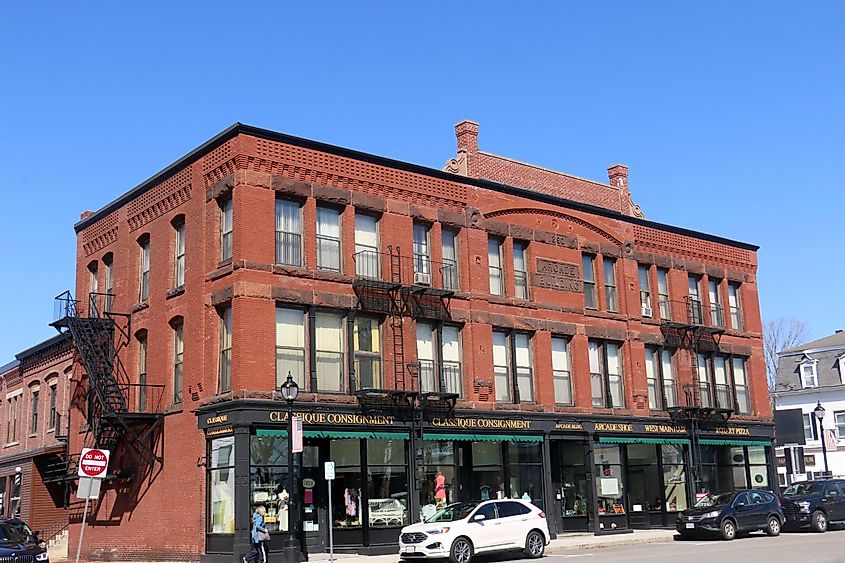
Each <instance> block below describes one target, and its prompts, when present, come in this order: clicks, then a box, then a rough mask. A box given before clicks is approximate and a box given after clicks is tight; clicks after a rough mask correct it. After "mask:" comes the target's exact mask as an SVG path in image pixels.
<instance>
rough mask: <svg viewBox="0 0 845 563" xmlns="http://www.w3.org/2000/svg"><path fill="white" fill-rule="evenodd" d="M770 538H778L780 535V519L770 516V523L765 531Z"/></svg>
mask: <svg viewBox="0 0 845 563" xmlns="http://www.w3.org/2000/svg"><path fill="white" fill-rule="evenodd" d="M763 531H764V532H766V533H767V534H769V535H770V536H777V535H779V534H780V518H778V517H777V516H769V522H768V523H767V524H766V529H765V530H763Z"/></svg>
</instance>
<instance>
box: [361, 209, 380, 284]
mask: <svg viewBox="0 0 845 563" xmlns="http://www.w3.org/2000/svg"><path fill="white" fill-rule="evenodd" d="M379 223H380V221H379V219H378V217H376V216H375V215H369V214H366V213H358V212H356V213H355V275H356V276H358V277H359V278H369V279H375V280H378V279H381V267H380V264H379V245H380V243H381V239H380V237H379ZM370 227H372V228H370Z"/></svg>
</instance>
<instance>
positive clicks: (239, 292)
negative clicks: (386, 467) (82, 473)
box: [70, 122, 770, 560]
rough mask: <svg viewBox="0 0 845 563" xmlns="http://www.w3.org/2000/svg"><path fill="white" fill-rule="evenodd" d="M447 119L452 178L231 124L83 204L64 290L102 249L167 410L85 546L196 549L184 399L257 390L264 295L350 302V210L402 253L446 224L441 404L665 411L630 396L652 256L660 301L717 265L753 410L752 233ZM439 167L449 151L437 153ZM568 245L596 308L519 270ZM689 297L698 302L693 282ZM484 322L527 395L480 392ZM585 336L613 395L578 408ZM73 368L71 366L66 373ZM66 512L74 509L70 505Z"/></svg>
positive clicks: (160, 551)
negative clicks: (509, 147)
mask: <svg viewBox="0 0 845 563" xmlns="http://www.w3.org/2000/svg"><path fill="white" fill-rule="evenodd" d="M456 132H457V135H458V147H459V150H461V151H463V152H464V154H465V158H466V174H465V175H463V174H460V173H458V174H450V173H446V172H440V171H436V170H431V169H425V168H422V167H417V166H413V165H408V164H405V163H398V162H395V161H390V160H387V159H381V158H378V157H372V156H370V155H364V154H361V153H355V152H353V151H347V150H344V149H337V148H335V147H329V146H327V145H322V144H320V143H314V142H311V141H304V140H302V139H295V138H292V137H286V136H283V135H278V134H275V133H271V132H267V131H262V130H257V129H253V128H249V127H245V126H236V127H234V128H232V129H230V130H228V131H226V132H224V133H222V134H221V135H220V136H218V137H217V138H215V139H214V140H212V141H209V143H207V144H206V145H204V146H203V147H201V148H200V149H198V150H197V151H195V152H194V153H192V154H190V155H188V156H187V157H185V158H184V159H182V160H181V161H179V162H177V163H176V164H174V165H173V166H171V167H170V168H168V169H167V170H165V171H164V172H162V173H161V174H159V175H158V176H156V177H154V178H153V179H152V180H150V181H148V182H147V183H145V184H143V185H142V186H139V187H138V188H136V189H135V190H133V191H132V192H130V193H129V194H127V195H126V196H124V197H122V198H121V199H119V200H117V201H116V202H114V203H113V204H111V205H109V206H108V207H106V208H104V209H103V210H101V211H99V212H97V213H95V214H91V213H90V212H86V213H85V214H83V216H82V221H81V222H80V223H79V224H78V225H77V233H78V243H77V272H76V274H77V275H76V279H77V283H76V291H75V294H76V295H77V296H84V295H86V294H87V292H88V291H90V290H91V287H90V283H91V281H90V280H91V274H90V271H91V268H92V265H93V264H94V263H96V264H97V265H98V266H97V268H96V275H97V276H98V286H99V289H100V290H101V291H103V290H104V289H105V288H106V280H105V279H104V276H105V274H104V264H107V263H111V264H112V266H111V267H112V279H113V288H112V291H113V293H114V295H115V297H114V304H113V307H112V309H113V310H114V311H121V312H127V313H131V331H132V334H133V341H132V344H131V345H130V346H129V348H128V349H127V350H126V351H125V355H124V357H123V362H124V365H125V366H126V367H127V373H128V374H129V376H130V377H135V376H136V375H137V371H138V369H137V366H138V363H139V358H138V353H139V347H138V345H137V339H136V338H135V336H136V335H139V334H146V338H147V357H146V366H147V368H146V371H147V381H148V383H152V384H160V385H163V386H164V391H163V399H162V409H163V410H164V411H165V412H166V415H165V422H164V436H165V437H166V439H165V440H164V442H163V448H164V450H163V455H164V460H165V461H164V464H163V466H162V467H160V468H157V469H156V470H155V471H154V473H153V474H152V475H149V476H146V477H145V480H144V482H143V484H140V486H132V487H129V486H127V485H126V483H114V484H112V485H110V486H108V487H107V490H106V492H105V495H104V497H103V500H102V502H100V503H97V504H95V505H94V508H93V512H92V521H93V526H92V527H91V528H90V529H89V530H87V531H86V534H85V546H84V548H83V557H84V558H105V557H110V558H138V559H145V560H162V559H195V558H198V557H199V556H200V555H201V554H202V553H204V551H205V535H204V534H205V521H206V517H207V515H206V497H205V495H206V492H205V487H204V482H205V478H206V477H205V469H204V468H203V467H202V460H203V459H204V456H205V455H206V452H205V439H204V436H203V433H202V432H201V431H200V430H198V429H197V419H196V416H195V414H194V413H193V412H192V410H193V409H195V408H197V407H200V406H202V405H208V404H214V403H219V402H222V401H226V400H230V399H233V398H238V397H242V396H244V395H249V394H255V393H261V392H264V393H265V394H267V392H269V391H270V390H272V389H274V388H275V387H276V385H277V383H278V382H277V380H276V351H275V341H276V326H275V309H276V307H277V305H280V304H294V305H297V306H305V307H307V306H312V305H314V306H318V307H329V308H332V309H337V310H352V309H354V308H355V304H356V295H355V293H354V291H353V287H352V282H353V279H354V277H355V271H356V270H355V260H354V258H353V252H352V251H351V249H354V247H355V241H354V233H355V231H354V217H355V213H356V210H358V212H365V213H371V214H372V213H375V214H377V215H378V216H379V237H380V244H381V247H382V248H381V250H382V251H383V252H387V247H388V245H389V246H390V247H391V248H392V249H398V250H399V252H401V254H402V255H404V256H408V255H409V254H410V253H411V251H412V248H413V241H412V230H413V224H414V222H415V221H418V222H424V223H426V224H427V225H429V226H430V231H429V236H430V248H431V256H430V257H431V260H432V261H437V262H439V261H441V260H442V254H441V248H442V229H443V228H444V227H449V228H456V229H459V237H458V271H459V275H460V284H459V290H458V291H457V292H456V293H455V295H454V296H453V297H452V299H451V305H450V312H451V322H454V323H456V324H458V325H460V326H461V333H460V334H461V348H462V354H463V357H462V362H463V366H462V373H463V389H464V395H463V396H462V397H461V398H460V400H459V402H458V408H459V409H473V410H483V411H497V412H499V413H501V414H503V415H504V416H512V415H513V416H515V414H513V413H547V414H549V415H552V414H554V413H559V414H561V415H575V414H588V415H597V416H601V415H612V416H621V417H629V416H637V417H654V418H656V419H663V420H668V418H667V414H666V412H665V411H651V410H650V409H649V408H648V403H647V400H646V399H645V398H646V397H647V395H648V387H647V382H646V374H645V367H644V366H645V357H644V354H645V351H644V350H645V348H644V347H645V346H646V345H647V344H660V343H662V339H663V336H662V333H661V329H660V320H659V318H657V317H658V315H656V314H655V315H654V317H653V318H643V315H642V311H641V306H640V294H639V292H640V289H639V286H638V264H646V265H649V266H650V267H651V270H650V275H651V283H652V292H653V293H655V295H656V283H657V282H656V278H655V276H656V273H655V272H656V268H657V267H662V268H666V269H668V271H669V285H670V296H671V299H672V300H673V301H678V302H680V301H683V299H684V297H685V296H687V291H688V289H687V275H688V274H689V273H698V274H701V276H702V280H701V284H702V285H701V287H703V288H707V284H708V280H709V279H719V280H720V285H719V292H720V298H721V302H722V303H723V304H726V303H728V293H727V292H728V286H727V282H728V281H730V280H732V281H735V282H736V283H737V284H738V287H739V291H740V302H741V306H742V318H743V326H742V328H741V330H737V329H733V328H728V329H727V331H726V333H725V334H724V335H723V336H722V338H721V343H720V346H721V349H722V350H723V351H728V352H732V353H734V354H739V355H741V356H743V357H745V358H747V373H748V378H749V382H750V383H749V386H750V401H751V409H750V411H751V412H749V413H748V414H744V415H736V416H735V417H734V420H746V421H749V422H766V421H769V419H770V410H769V408H770V407H769V401H768V396H767V387H766V377H765V366H764V361H763V353H762V337H761V334H762V328H761V321H760V312H759V304H758V299H757V285H756V269H757V258H756V248H755V247H753V246H750V245H746V244H742V243H735V242H732V241H727V240H724V239H719V238H718V237H711V236H707V235H702V234H699V233H694V232H690V231H684V230H682V229H677V228H670V227H666V226H664V225H660V224H656V223H652V222H647V221H645V220H642V219H640V218H638V217H637V216H636V215H637V213H636V212H635V210H634V209H633V207H632V205H633V204H632V203H631V200H630V196H629V194H628V188H627V168H626V167H624V166H621V165H619V166H614V167H611V169H610V184H602V183H599V182H593V181H588V180H582V179H580V178H575V177H573V176H569V175H565V174H561V173H557V172H553V171H548V170H544V169H541V168H538V167H533V166H530V165H526V164H522V163H518V162H515V161H512V160H508V159H504V158H502V157H497V156H495V155H491V154H488V153H484V152H480V151H478V144H477V124H475V125H473V124H471V123H469V122H463V123H462V124H459V125H458V126H457V128H456ZM460 156H461V155H460V154H459V158H460ZM447 168H448V167H447ZM456 171H460V166H457V165H456ZM494 182H495V183H494ZM499 184H507V185H511V186H516V188H514V189H510V188H507V186H504V187H503V186H500V185H499ZM519 188H523V189H519ZM229 197H231V198H232V202H233V225H234V228H233V243H232V256H231V258H228V259H225V260H221V249H220V244H221V237H220V221H221V212H220V202H221V201H222V200H224V199H226V198H229ZM279 197H282V198H291V199H294V200H296V201H298V202H301V204H302V216H301V224H302V241H303V252H302V255H303V266H302V267H289V266H279V265H277V264H275V245H274V240H275V215H274V201H275V199H276V198H279ZM561 198H562V199H561ZM318 204H321V205H329V206H333V207H334V208H336V209H338V210H339V211H340V212H341V239H342V240H341V248H342V250H341V256H342V272H340V273H335V272H326V271H319V270H317V268H316V263H317V246H316V242H315V241H316V230H315V229H316V227H315V223H316V209H317V205H318ZM582 204H587V205H582ZM182 219H184V222H185V225H186V252H185V255H186V266H185V284H184V287H181V288H175V287H174V281H173V280H174V253H175V234H174V233H175V230H174V224H176V223H177V222H178V221H179V220H182ZM489 236H497V237H500V238H501V240H502V241H503V243H504V246H503V265H504V276H505V278H504V279H505V295H503V296H492V295H491V294H490V281H489V275H488V237H489ZM146 237H148V239H149V244H150V249H151V252H150V257H151V258H150V266H149V271H150V278H149V280H150V281H149V298H148V299H147V300H146V302H143V303H139V297H138V296H139V267H140V256H141V253H140V247H139V240H143V239H145V238H146ZM515 240H518V241H525V242H527V245H528V246H527V258H528V264H529V266H528V268H527V269H528V276H529V292H530V295H529V299H518V298H517V297H516V295H515V278H514V270H513V264H514V257H513V244H514V241H515ZM583 253H590V254H593V255H595V256H597V257H599V259H598V260H597V261H596V263H597V265H598V266H597V271H596V278H597V280H598V283H597V286H596V288H597V298H598V303H599V306H598V307H597V308H595V309H586V308H585V303H584V294H583V293H580V292H576V291H559V290H556V289H550V288H548V287H543V286H542V284H541V283H540V282H538V280H537V273H536V270H537V266H536V264H537V260H538V259H540V260H551V261H555V262H563V263H567V264H574V265H576V266H577V267H579V268H580V264H581V260H582V258H581V257H582V254H583ZM603 256H606V257H612V258H615V259H616V260H617V266H616V290H617V293H618V303H619V305H618V310H617V311H607V310H606V307H604V306H603V304H604V303H605V295H604V292H605V285H604V284H603V283H601V280H603V279H604V275H603V271H602V265H601V264H602V260H601V257H603ZM435 283H438V282H435ZM702 293H703V302H704V307H705V309H707V307H708V306H709V302H708V295H707V290H706V289H704V290H703V291H702ZM83 302H84V300H83ZM224 306H231V308H232V352H231V358H232V360H231V361H232V370H231V372H232V391H231V392H226V393H222V394H218V393H217V390H218V363H219V344H220V337H219V325H220V316H219V312H220V308H221V307H224ZM178 321H181V322H183V326H184V364H183V365H184V378H183V385H182V389H181V392H182V393H181V394H182V396H183V397H184V402H181V403H174V402H173V398H174V389H173V377H172V374H173V362H174V359H173V354H174V352H173V350H174V332H173V328H172V327H173V326H174V322H178ZM414 327H415V324H414V321H413V320H412V319H407V320H406V323H405V330H404V350H405V361H406V362H411V361H413V360H414V358H415V350H416V340H415V330H414ZM493 327H497V328H508V329H515V330H521V331H523V330H524V331H527V332H528V333H529V334H530V335H531V354H532V362H533V370H534V371H533V378H534V379H533V385H534V390H535V392H536V393H535V395H536V399H535V401H533V402H524V403H519V404H513V403H496V402H495V394H494V393H492V392H491V390H492V389H493V387H494V379H493V369H492V366H493V359H492V330H493ZM553 335H555V336H560V335H565V336H567V337H569V338H570V339H571V341H570V346H571V348H570V358H571V364H572V365H571V370H572V381H573V392H574V404H573V405H571V406H563V405H557V404H555V397H554V391H553V373H552V371H553V370H552V361H551V339H552V336H553ZM392 338H393V335H392V333H391V328H390V323H388V322H384V323H383V324H382V340H383V343H384V351H383V360H384V361H385V364H387V363H389V362H390V361H391V359H392V349H391V348H392V346H388V344H387V343H388V342H392ZM589 338H607V339H612V340H617V341H620V342H623V343H624V345H623V349H622V350H623V351H622V358H623V369H622V373H623V377H624V385H623V388H624V395H625V396H624V405H625V406H624V407H622V408H615V409H606V408H596V407H593V406H592V400H591V387H590V373H589V365H588V351H587V347H588V340H589ZM676 373H677V382H678V385H679V386H680V385H683V384H688V383H692V382H693V373H694V371H693V366H692V365H691V363H690V357H689V356H686V355H684V354H677V356H676ZM75 377H76V379H75V382H78V381H79V378H80V377H81V369H77V370H76V371H75ZM407 381H408V383H407V384H406V386H413V385H416V383H415V382H414V379H413V377H412V376H410V377H409V378H408V380H407ZM312 391H313V390H310V389H307V388H306V389H303V393H302V394H301V396H300V399H299V400H300V401H301V402H302V403H305V404H307V403H309V402H312V403H332V402H335V403H341V404H349V403H354V398H352V397H351V396H349V395H337V394H326V393H319V392H312ZM71 416H72V417H73V418H72V420H71V451H78V449H79V448H80V447H82V446H83V444H84V442H85V440H86V439H87V438H88V435H87V434H86V428H85V427H84V425H83V424H82V423H83V418H82V413H81V411H80V410H79V409H74V410H72V415H71ZM78 509H79V507H77V506H76V505H74V506H73V510H72V514H77V513H78V512H79V510H78ZM75 521H78V520H75ZM72 522H74V520H73V516H72ZM118 524H119V525H120V528H119V529H118V528H117V527H116V526H115V525H118ZM174 530H178V532H176V531H174ZM78 533H79V526H78V525H76V524H74V525H72V527H71V536H70V542H71V545H76V543H75V542H76V538H77V537H78Z"/></svg>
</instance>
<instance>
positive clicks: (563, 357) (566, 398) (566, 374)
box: [552, 336, 574, 405]
mask: <svg viewBox="0 0 845 563" xmlns="http://www.w3.org/2000/svg"><path fill="white" fill-rule="evenodd" d="M552 373H553V375H554V389H555V403H557V404H559V405H571V404H573V403H574V401H573V400H572V372H571V369H570V363H569V340H568V339H566V338H562V337H557V336H556V337H553V338H552Z"/></svg>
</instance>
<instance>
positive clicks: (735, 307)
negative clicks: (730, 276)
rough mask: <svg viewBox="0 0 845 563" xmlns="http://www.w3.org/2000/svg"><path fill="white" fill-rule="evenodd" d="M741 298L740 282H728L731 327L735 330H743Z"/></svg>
mask: <svg viewBox="0 0 845 563" xmlns="http://www.w3.org/2000/svg"><path fill="white" fill-rule="evenodd" d="M740 307H741V303H740V300H739V284H738V283H736V282H729V283H728V309H729V310H730V316H731V328H733V329H734V330H742V310H741V309H740Z"/></svg>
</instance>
